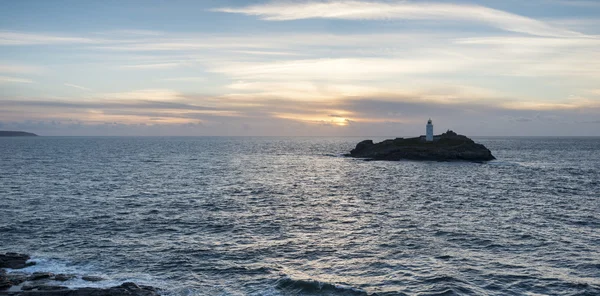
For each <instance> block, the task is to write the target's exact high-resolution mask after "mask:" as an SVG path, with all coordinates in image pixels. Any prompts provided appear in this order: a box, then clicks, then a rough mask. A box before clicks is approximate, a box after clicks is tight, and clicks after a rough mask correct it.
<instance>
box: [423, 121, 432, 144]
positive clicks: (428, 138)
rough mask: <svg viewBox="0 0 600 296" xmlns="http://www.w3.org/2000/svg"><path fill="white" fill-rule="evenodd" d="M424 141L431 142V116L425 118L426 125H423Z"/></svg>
mask: <svg viewBox="0 0 600 296" xmlns="http://www.w3.org/2000/svg"><path fill="white" fill-rule="evenodd" d="M425 141H427V142H433V123H432V122H431V118H429V120H427V125H426V126H425Z"/></svg>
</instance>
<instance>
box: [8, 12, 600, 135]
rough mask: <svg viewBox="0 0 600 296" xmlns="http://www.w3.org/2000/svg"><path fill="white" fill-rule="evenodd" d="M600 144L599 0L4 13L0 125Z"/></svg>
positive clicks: (49, 130)
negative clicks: (571, 139) (574, 139)
mask: <svg viewBox="0 0 600 296" xmlns="http://www.w3.org/2000/svg"><path fill="white" fill-rule="evenodd" d="M429 118H431V119H432V120H433V123H434V128H435V133H436V134H438V133H441V132H443V131H446V130H447V129H451V130H454V131H456V132H458V133H460V134H465V135H468V136H600V1H597V0H569V1H566V0H565V1H562V0H531V1H522V0H518V1H517V0H504V1H495V0H494V1H492V0H482V1H444V0H442V1H384V0H379V1H316V0H312V1H311V0H308V1H232V0H204V1H184V0H171V1H167V0H164V1H162V0H161V1H158V0H143V1H141V0H140V1H127V0H119V1H116V0H105V1H80V0H74V1H66V0H55V1H45V0H38V1H31V0H19V1H1V2H0V130H25V131H30V132H35V133H38V134H41V135H64V136H88V135H90V136H97V135H100V136H131V135H139V136H398V137H406V136H417V135H421V134H424V133H425V124H426V122H427V119H429Z"/></svg>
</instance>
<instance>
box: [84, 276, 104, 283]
mask: <svg viewBox="0 0 600 296" xmlns="http://www.w3.org/2000/svg"><path fill="white" fill-rule="evenodd" d="M81 279H82V280H84V281H88V282H99V281H103V280H104V278H103V277H99V276H93V275H84V276H82V277H81Z"/></svg>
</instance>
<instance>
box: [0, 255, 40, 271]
mask: <svg viewBox="0 0 600 296" xmlns="http://www.w3.org/2000/svg"><path fill="white" fill-rule="evenodd" d="M29 259H30V257H29V255H26V254H19V253H5V254H0V268H12V269H19V268H25V267H27V266H31V265H34V264H35V262H27V260H29Z"/></svg>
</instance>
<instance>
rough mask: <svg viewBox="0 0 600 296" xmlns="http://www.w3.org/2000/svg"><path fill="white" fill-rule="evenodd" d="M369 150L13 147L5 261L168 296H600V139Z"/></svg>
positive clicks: (54, 143)
mask: <svg viewBox="0 0 600 296" xmlns="http://www.w3.org/2000/svg"><path fill="white" fill-rule="evenodd" d="M362 139H363V138H252V137H249V138H244V137H236V138H227V137H197V138H176V137H174V138H161V137H156V138H152V137H150V138H145V137H136V138H127V137H116V138H111V137H107V138H101V137H98V138H95V137H89V138H87V137H65V138H62V137H39V138H0V251H18V252H23V253H28V254H32V255H33V256H34V258H35V260H36V261H38V265H36V266H33V267H30V268H28V269H27V271H29V272H32V271H35V270H45V271H53V272H64V273H76V274H79V275H84V274H89V275H100V276H103V277H105V278H106V279H107V280H106V281H103V282H98V283H85V282H81V281H80V280H71V281H69V282H67V283H66V284H67V285H69V286H72V287H76V286H82V285H96V286H110V285H114V284H119V283H121V282H123V281H129V280H133V281H136V282H138V283H143V284H151V285H154V286H157V287H159V288H161V289H163V293H164V294H166V295H366V294H377V295H600V193H599V192H600V138H475V140H476V141H477V142H480V143H482V144H484V145H486V146H487V147H488V148H490V150H492V152H493V154H494V155H495V156H496V157H497V158H498V160H496V161H492V162H489V163H449V162H413V161H404V162H373V161H362V160H357V159H350V158H345V157H342V156H341V154H343V153H346V152H348V151H349V150H350V149H352V148H353V147H354V145H355V144H356V143H358V142H359V141H360V140H362ZM374 140H382V139H377V138H376V139H374Z"/></svg>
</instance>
